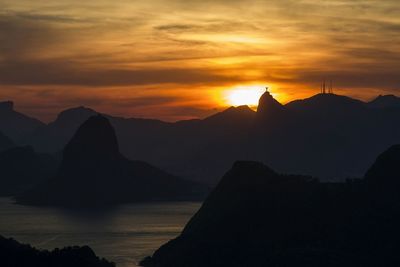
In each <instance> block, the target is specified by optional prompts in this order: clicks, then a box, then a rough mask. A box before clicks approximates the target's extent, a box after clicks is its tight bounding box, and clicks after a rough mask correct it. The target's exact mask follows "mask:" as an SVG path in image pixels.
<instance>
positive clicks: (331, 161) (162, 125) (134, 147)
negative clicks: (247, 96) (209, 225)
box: [28, 92, 400, 185]
mask: <svg viewBox="0 0 400 267" xmlns="http://www.w3.org/2000/svg"><path fill="white" fill-rule="evenodd" d="M380 98H381V99H393V97H392V96H382V97H380ZM385 102H386V101H385ZM95 114H97V112H96V111H94V110H91V109H88V108H84V107H79V108H74V109H70V110H67V111H65V112H62V113H61V114H60V116H59V117H58V118H57V120H56V121H55V122H53V123H50V124H48V125H47V126H45V127H42V128H41V129H40V130H38V131H36V132H35V134H33V135H31V138H30V139H29V142H28V143H29V144H30V145H32V146H33V147H34V148H35V150H36V151H39V152H46V153H57V152H58V151H61V150H62V149H63V147H64V146H65V145H66V144H67V142H68V140H70V139H71V137H72V136H73V134H74V133H75V131H76V130H77V129H78V127H79V125H81V123H83V121H84V120H86V119H87V118H88V117H90V116H92V115H95ZM103 116H105V117H106V118H107V119H109V121H110V123H111V124H112V125H113V127H114V129H115V132H116V135H117V138H118V141H119V143H120V147H121V152H122V154H124V155H125V156H126V157H127V158H129V159H132V160H142V161H145V162H148V163H150V164H151V165H154V166H157V167H158V168H161V169H163V170H165V171H167V172H169V173H173V174H175V175H177V176H180V177H184V178H185V179H191V180H195V181H199V182H206V183H208V184H210V185H215V184H216V183H217V182H218V180H219V179H220V177H221V176H222V175H223V173H224V172H225V170H226V169H228V168H229V167H230V166H231V165H232V163H233V162H234V161H236V160H238V159H239V160H252V161H261V162H268V163H269V165H270V166H271V167H273V168H274V169H275V170H277V171H279V172H284V173H304V174H308V175H313V176H317V177H320V179H321V180H324V181H326V180H345V179H346V178H348V177H361V176H362V175H363V174H364V173H365V171H366V170H367V168H368V167H369V166H370V165H371V164H372V162H373V161H374V159H375V156H376V155H377V154H378V153H380V152H381V151H383V150H384V149H385V148H387V147H389V146H390V145H391V144H396V143H400V109H397V108H393V106H389V107H387V106H384V107H382V108H376V107H374V105H372V104H371V102H370V103H366V102H363V101H359V100H356V99H352V98H350V97H346V96H341V95H336V94H332V93H330V94H317V95H315V96H312V97H310V98H305V99H301V100H296V101H292V102H290V103H287V104H285V105H281V104H280V103H279V102H278V101H276V100H275V99H274V98H273V96H272V95H271V94H270V93H268V92H266V93H265V94H264V95H263V96H262V97H261V98H260V105H259V108H258V111H257V113H255V112H254V111H252V110H250V109H249V108H248V107H246V106H242V107H236V108H234V107H231V108H228V109H227V110H224V111H222V112H218V113H216V114H214V115H212V116H209V117H207V118H204V119H196V120H185V121H178V122H174V123H171V122H163V121H160V120H152V119H137V118H128V119H127V118H121V117H115V116H110V115H106V114H103Z"/></svg>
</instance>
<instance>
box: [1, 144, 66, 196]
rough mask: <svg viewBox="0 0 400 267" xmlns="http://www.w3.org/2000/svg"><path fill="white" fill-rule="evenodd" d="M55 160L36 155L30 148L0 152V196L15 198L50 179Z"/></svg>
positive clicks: (43, 155)
mask: <svg viewBox="0 0 400 267" xmlns="http://www.w3.org/2000/svg"><path fill="white" fill-rule="evenodd" d="M57 166H58V162H57V160H56V159H55V158H54V157H53V156H51V155H48V154H41V153H36V152H35V151H34V150H33V148H32V147H13V148H10V149H7V150H5V151H3V152H0V196H15V195H17V194H19V193H21V192H23V191H25V190H27V189H29V188H31V187H32V186H34V185H36V184H37V183H39V182H41V181H43V180H45V179H48V178H50V177H51V176H52V175H54V174H55V171H56V169H57Z"/></svg>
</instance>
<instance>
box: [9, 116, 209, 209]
mask: <svg viewBox="0 0 400 267" xmlns="http://www.w3.org/2000/svg"><path fill="white" fill-rule="evenodd" d="M207 190H208V188H207V187H205V186H203V185H200V184H198V183H195V182H191V181H186V180H183V179H180V178H178V177H175V176H173V175H171V174H169V173H166V172H164V171H162V170H160V169H158V168H156V167H153V166H151V165H149V164H147V163H145V162H142V161H130V160H128V159H126V158H125V157H124V156H123V155H122V154H121V153H120V152H119V147H118V141H117V137H116V134H115V131H114V129H113V127H112V126H111V124H110V122H109V121H108V119H107V118H105V117H103V116H102V115H96V116H92V117H91V118H89V119H88V120H87V121H86V122H85V123H83V124H82V126H81V127H80V128H79V129H78V131H77V132H76V134H75V135H74V137H73V138H72V139H71V140H70V142H69V143H68V144H67V145H66V147H65V148H64V152H63V159H62V162H61V165H60V167H59V169H58V171H57V174H56V175H55V177H53V178H51V179H49V180H47V181H45V182H44V183H42V184H39V185H38V186H36V187H35V188H33V189H32V190H29V191H27V192H26V193H24V194H22V195H21V196H19V197H18V198H17V201H18V202H19V203H22V204H31V205H51V206H66V207H81V206H104V205H114V204H120V203H127V202H141V201H180V200H200V199H202V198H203V197H205V194H206V192H207Z"/></svg>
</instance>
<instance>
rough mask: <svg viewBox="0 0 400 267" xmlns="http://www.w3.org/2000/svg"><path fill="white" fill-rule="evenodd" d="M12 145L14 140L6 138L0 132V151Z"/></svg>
mask: <svg viewBox="0 0 400 267" xmlns="http://www.w3.org/2000/svg"><path fill="white" fill-rule="evenodd" d="M13 146H14V142H13V141H12V140H11V139H10V138H8V137H7V136H5V135H4V134H2V133H1V132H0V152H2V151H4V150H6V149H8V148H10V147H13Z"/></svg>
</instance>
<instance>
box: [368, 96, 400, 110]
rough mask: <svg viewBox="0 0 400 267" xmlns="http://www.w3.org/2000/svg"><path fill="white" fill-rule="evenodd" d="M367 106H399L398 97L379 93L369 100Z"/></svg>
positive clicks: (399, 99) (399, 100)
mask: <svg viewBox="0 0 400 267" xmlns="http://www.w3.org/2000/svg"><path fill="white" fill-rule="evenodd" d="M368 106H370V107H373V108H400V98H399V97H397V96H395V95H380V96H378V97H377V98H375V99H374V100H372V101H371V102H369V103H368Z"/></svg>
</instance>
